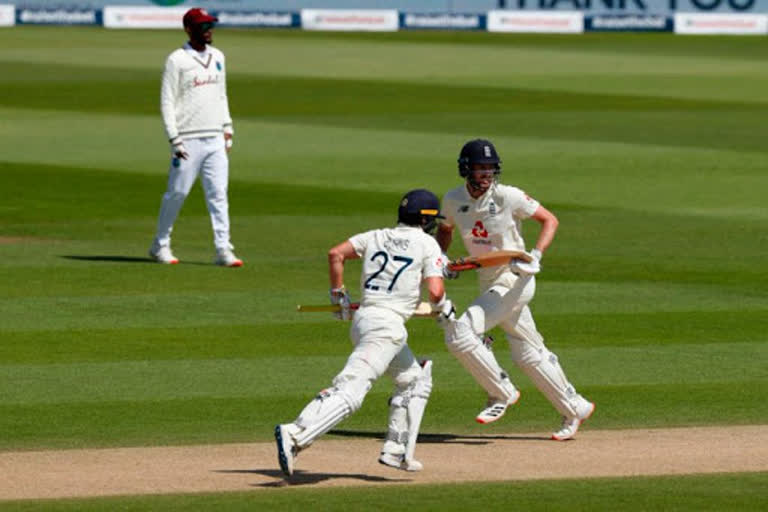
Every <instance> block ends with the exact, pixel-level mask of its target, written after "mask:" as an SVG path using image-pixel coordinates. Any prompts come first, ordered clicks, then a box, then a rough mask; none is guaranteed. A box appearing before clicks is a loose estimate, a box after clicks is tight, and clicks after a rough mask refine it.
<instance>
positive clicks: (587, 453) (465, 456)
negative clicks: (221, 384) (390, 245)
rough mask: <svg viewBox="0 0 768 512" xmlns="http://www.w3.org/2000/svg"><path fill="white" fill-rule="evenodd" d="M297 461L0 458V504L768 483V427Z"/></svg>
mask: <svg viewBox="0 0 768 512" xmlns="http://www.w3.org/2000/svg"><path fill="white" fill-rule="evenodd" d="M334 432H335V433H337V434H341V435H344V436H345V437H347V439H342V440H339V439H338V438H328V437H326V438H321V439H320V440H318V441H316V442H315V444H314V445H313V446H312V447H311V448H309V449H307V450H305V451H303V452H301V453H300V454H299V456H298V458H297V459H296V465H295V470H296V472H295V474H294V475H293V476H292V477H290V478H285V477H284V476H283V474H282V473H281V472H280V469H279V466H278V464H277V455H276V449H275V444H274V443H243V444H220V445H202V446H171V447H142V448H109V449H87V450H57V451H24V452H0V475H3V478H2V479H0V500H24V499H40V498H69V497H95V496H113V495H138V494H169V493H200V492H228V491H253V490H258V489H276V488H282V487H303V488H319V487H328V486H366V485H399V484H433V483H447V482H472V481H505V480H506V481H508V480H531V479H561V478H563V479H565V478H591V477H631V476H652V475H684V474H697V473H698V474H701V473H727V472H759V471H768V425H750V426H723V427H696V428H674V429H639V430H602V431H598V430H590V429H589V427H588V425H586V426H585V428H584V430H582V431H580V432H579V433H578V435H577V438H576V439H575V440H572V441H566V442H556V441H551V440H549V439H548V437H547V436H548V433H547V434H546V435H545V434H528V433H526V434H519V435H517V434H503V435H488V436H479V435H477V436H475V435H467V436H459V435H455V436H454V435H451V434H429V433H427V434H424V435H422V436H421V437H420V439H419V445H418V446H417V448H416V458H417V459H419V460H420V461H421V462H422V463H423V464H424V470H423V471H422V472H419V473H409V472H405V471H399V470H396V469H392V468H389V467H386V466H382V465H380V464H379V463H378V462H377V457H378V453H379V449H380V447H381V443H382V441H381V439H374V438H372V434H368V433H355V432H345V431H343V430H339V431H334Z"/></svg>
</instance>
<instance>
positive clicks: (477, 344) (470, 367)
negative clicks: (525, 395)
mask: <svg viewBox="0 0 768 512" xmlns="http://www.w3.org/2000/svg"><path fill="white" fill-rule="evenodd" d="M445 344H446V345H447V346H448V350H450V351H451V353H453V355H454V356H456V359H458V360H459V362H460V363H461V364H462V366H464V368H465V369H466V370H467V371H468V372H469V373H470V374H471V375H472V376H473V377H474V378H475V380H476V381H477V383H478V384H480V386H482V388H483V389H485V391H486V392H487V393H488V396H489V397H491V398H494V399H498V400H509V399H511V398H512V397H513V396H514V395H515V392H516V390H515V386H513V385H512V383H511V382H510V381H509V375H508V374H507V372H505V371H504V370H503V369H502V368H501V366H499V363H498V362H497V361H496V357H495V356H494V354H493V351H492V350H491V349H489V348H488V347H486V346H485V345H484V344H483V342H482V340H481V339H480V337H479V336H478V335H477V334H476V333H475V331H474V330H473V329H472V328H471V327H470V323H469V320H468V319H467V315H466V314H464V315H461V318H459V319H458V320H457V321H456V322H454V323H453V325H452V326H451V327H449V328H448V329H446V331H445Z"/></svg>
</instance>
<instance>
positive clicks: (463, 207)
mask: <svg viewBox="0 0 768 512" xmlns="http://www.w3.org/2000/svg"><path fill="white" fill-rule="evenodd" d="M468 211H469V205H468V204H463V205H461V206H459V213H467V212H468Z"/></svg>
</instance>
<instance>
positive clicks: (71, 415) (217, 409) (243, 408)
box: [0, 361, 768, 450]
mask: <svg viewBox="0 0 768 512" xmlns="http://www.w3.org/2000/svg"><path fill="white" fill-rule="evenodd" d="M341 362H342V361H340V363H341ZM455 364H456V365H458V363H455ZM456 371H457V372H458V373H457V375H460V376H461V381H460V382H461V383H462V384H463V385H462V386H461V387H460V388H458V389H457V390H450V389H446V388H445V387H443V388H442V389H441V387H440V386H436V387H435V389H434V391H433V394H432V395H431V396H430V403H429V409H428V411H427V414H426V415H425V418H424V423H423V426H422V432H424V433H451V434H456V435H464V434H474V435H494V434H496V435H500V434H503V433H511V432H549V431H551V429H552V428H554V427H555V426H556V425H559V423H560V417H559V416H558V414H557V412H556V411H554V410H553V409H552V406H551V405H550V404H549V403H548V402H547V401H546V399H545V398H544V397H543V396H542V395H540V394H539V393H538V392H537V391H535V390H533V389H531V388H530V384H528V382H527V381H523V380H522V379H517V381H518V382H520V383H521V384H522V390H523V398H521V402H520V403H519V404H518V405H517V406H516V407H515V408H514V410H513V411H511V413H514V414H513V415H510V416H509V417H508V418H505V420H504V421H502V422H498V423H495V424H493V425H489V426H487V427H485V428H483V426H479V425H477V424H476V423H475V422H474V417H475V415H476V414H477V410H478V408H479V407H481V406H482V405H483V404H484V403H485V401H486V398H487V397H486V395H485V394H484V393H483V392H482V390H479V389H474V388H471V387H470V385H471V377H469V376H467V375H466V372H463V371H459V369H457V370H456ZM513 373H514V372H513ZM438 377H439V375H438ZM514 377H515V375H513V378H514ZM761 382H763V379H760V378H757V379H734V380H729V381H725V382H723V381H720V382H710V383H674V384H670V383H663V384H651V385H649V384H637V385H604V386H599V385H591V386H590V385H588V384H583V385H580V387H579V391H580V392H582V393H585V394H586V395H587V396H589V397H590V399H591V400H594V401H595V402H596V403H597V404H598V411H599V414H596V415H595V416H594V417H593V418H590V422H589V428H594V429H626V428H656V427H659V428H661V427H681V426H701V425H728V424H745V425H748V424H762V423H763V421H764V419H765V415H766V414H768V404H766V402H765V400H763V399H762V395H763V393H762V390H761V389H760V387H761ZM329 384H330V380H329V379H328V378H327V377H326V378H325V379H323V380H322V381H320V380H318V381H314V380H312V379H309V380H308V382H306V386H305V389H304V390H303V391H300V392H290V391H283V392H280V393H279V394H258V395H254V394H251V395H249V396H242V397H210V396H195V397H192V398H178V399H169V400H163V399H148V400H130V399H127V400H119V399H118V400H112V401H108V400H105V401H99V402H93V401H86V402H59V403H42V404H35V403H32V404H24V405H0V428H2V429H3V432H7V435H4V436H3V438H2V439H1V440H0V449H4V450H9V449H24V450H27V449H42V448H51V449H53V448H73V447H107V446H159V445H171V444H176V445H184V444H199V443H214V444H215V443H226V442H254V441H271V440H272V436H273V429H274V425H275V424H276V423H279V422H282V421H290V420H291V419H293V418H294V417H295V415H296V414H298V412H299V411H300V410H301V407H302V406H303V405H305V404H306V403H307V402H309V401H310V400H311V399H312V398H313V396H314V395H315V394H316V393H317V392H319V391H320V390H322V389H324V388H326V387H327V386H328V385H329ZM184 385H185V382H183V381H182V382H178V386H179V388H182V387H183V386H184ZM390 395H391V384H390V383H389V382H385V381H381V382H379V383H377V385H376V386H375V387H374V389H373V390H372V391H370V392H369V394H368V395H367V396H366V400H365V402H364V403H363V406H362V408H361V409H360V410H358V411H357V412H356V414H355V415H353V416H351V417H349V418H348V419H346V420H345V421H344V422H343V423H340V424H339V425H338V426H337V429H338V430H339V431H340V432H341V433H342V434H343V433H351V435H353V436H362V437H371V436H375V437H378V436H381V435H382V426H381V425H382V424H384V422H385V418H386V409H387V408H386V404H387V401H388V399H389V397H390ZM701 400H705V401H706V402H707V405H708V407H706V408H704V407H701V405H700V401H701ZM585 428H586V427H585Z"/></svg>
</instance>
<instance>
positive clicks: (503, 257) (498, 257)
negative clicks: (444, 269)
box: [448, 251, 533, 272]
mask: <svg viewBox="0 0 768 512" xmlns="http://www.w3.org/2000/svg"><path fill="white" fill-rule="evenodd" d="M512 260H522V261H525V262H526V263H528V262H531V261H532V260H533V258H531V255H530V254H528V253H527V252H525V251H491V252H488V253H485V254H481V255H479V256H467V257H466V258H458V259H456V260H453V261H451V262H450V263H448V268H449V269H450V270H453V271H455V272H460V271H462V270H472V269H475V268H486V267H498V266H499V265H506V264H508V263H510V262H511V261H512Z"/></svg>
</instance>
